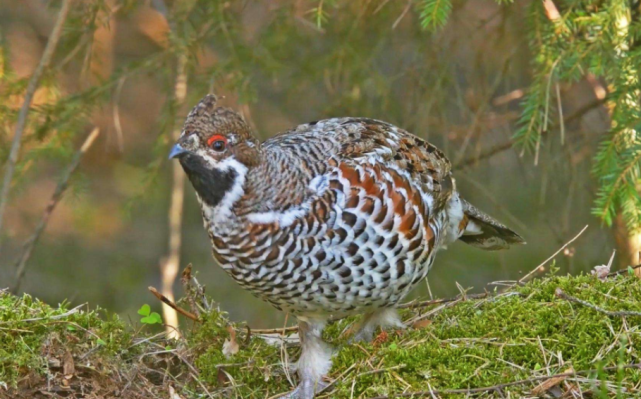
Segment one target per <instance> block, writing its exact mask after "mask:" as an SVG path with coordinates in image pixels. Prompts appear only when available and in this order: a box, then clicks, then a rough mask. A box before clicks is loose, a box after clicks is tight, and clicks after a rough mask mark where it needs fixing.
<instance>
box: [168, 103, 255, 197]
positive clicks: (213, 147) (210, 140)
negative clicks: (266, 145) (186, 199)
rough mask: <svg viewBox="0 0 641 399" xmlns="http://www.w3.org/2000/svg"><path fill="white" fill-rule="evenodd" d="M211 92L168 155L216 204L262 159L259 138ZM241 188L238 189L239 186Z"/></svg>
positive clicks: (187, 121)
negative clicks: (217, 103)
mask: <svg viewBox="0 0 641 399" xmlns="http://www.w3.org/2000/svg"><path fill="white" fill-rule="evenodd" d="M216 100H217V99H216V96H214V95H212V94H208V95H207V96H205V97H204V98H203V99H202V100H200V102H199V103H198V104H197V105H196V106H195V107H194V108H193V109H192V110H191V112H190V113H189V115H188V116H187V119H186V120H185V125H184V127H183V130H182V133H181V135H180V138H179V139H178V142H177V143H176V144H175V145H174V146H173V147H172V149H171V151H170V153H169V158H170V159H171V158H176V159H178V160H179V161H180V164H181V165H182V167H183V169H184V170H185V173H186V174H187V176H188V177H189V180H190V181H191V183H192V185H193V186H194V189H196V192H197V193H198V195H199V197H200V198H201V200H202V201H203V202H205V203H206V204H207V205H209V206H212V207H216V206H217V205H219V204H220V203H221V201H223V199H225V194H227V193H228V192H230V191H231V190H233V189H234V188H235V187H236V186H238V185H239V184H240V185H241V187H240V188H242V184H243V183H244V180H245V174H246V173H247V170H249V169H251V168H253V167H255V166H256V165H258V164H259V163H260V158H261V156H260V155H261V154H260V142H259V141H258V140H257V139H256V138H255V137H254V136H253V134H252V132H251V128H250V127H249V125H248V124H247V122H245V120H244V119H243V117H242V116H241V115H239V114H238V113H236V112H235V111H233V110H231V109H229V108H223V107H216ZM237 191H238V190H237Z"/></svg>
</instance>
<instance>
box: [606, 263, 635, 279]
mask: <svg viewBox="0 0 641 399" xmlns="http://www.w3.org/2000/svg"><path fill="white" fill-rule="evenodd" d="M630 268H631V269H632V270H636V269H641V265H636V266H630ZM627 272H628V269H627V268H626V269H621V270H617V271H615V272H611V273H608V275H607V277H613V276H618V275H620V274H625V273H627Z"/></svg>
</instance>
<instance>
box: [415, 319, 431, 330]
mask: <svg viewBox="0 0 641 399" xmlns="http://www.w3.org/2000/svg"><path fill="white" fill-rule="evenodd" d="M430 324H432V320H429V319H423V320H419V321H417V322H416V323H414V324H412V328H415V329H417V330H420V329H422V328H425V327H427V326H429V325H430Z"/></svg>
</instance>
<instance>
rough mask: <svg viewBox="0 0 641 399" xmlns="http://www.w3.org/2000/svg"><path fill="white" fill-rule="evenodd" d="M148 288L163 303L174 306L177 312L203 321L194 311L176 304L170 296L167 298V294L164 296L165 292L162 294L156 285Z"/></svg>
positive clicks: (194, 319)
mask: <svg viewBox="0 0 641 399" xmlns="http://www.w3.org/2000/svg"><path fill="white" fill-rule="evenodd" d="M147 289H148V290H149V292H151V293H152V294H154V296H155V297H156V298H158V299H159V300H160V301H161V302H162V303H164V304H166V305H167V306H169V307H171V308H172V309H174V310H175V311H176V312H178V313H180V314H181V315H183V316H185V317H188V318H190V319H192V320H193V321H197V322H201V321H200V319H198V316H196V315H195V314H193V313H191V312H188V311H186V310H185V309H183V308H181V307H179V306H178V305H176V304H175V303H174V302H173V301H172V300H170V299H169V298H167V297H166V296H164V295H163V294H161V293H160V292H158V290H157V289H156V288H154V287H147Z"/></svg>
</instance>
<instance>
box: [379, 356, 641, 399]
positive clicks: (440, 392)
mask: <svg viewBox="0 0 641 399" xmlns="http://www.w3.org/2000/svg"><path fill="white" fill-rule="evenodd" d="M633 368H641V363H631V364H625V365H623V366H612V367H604V368H602V369H600V370H599V369H588V370H579V371H573V372H568V373H560V374H554V375H544V376H540V377H532V378H527V379H524V380H518V381H512V382H506V383H504V384H497V385H492V386H488V387H480V388H464V389H443V390H436V389H432V390H429V391H418V392H406V393H399V394H391V395H387V396H376V397H373V398H369V399H390V398H419V397H425V396H433V395H454V394H473V393H480V392H492V391H497V392H501V391H502V390H503V389H504V388H508V387H512V386H517V385H525V384H529V383H533V382H538V381H542V380H548V379H552V378H554V379H556V378H564V377H575V376H576V375H577V374H589V373H595V372H598V371H612V370H619V369H633Z"/></svg>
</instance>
